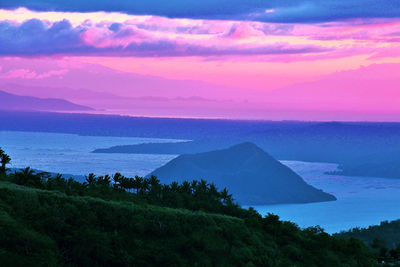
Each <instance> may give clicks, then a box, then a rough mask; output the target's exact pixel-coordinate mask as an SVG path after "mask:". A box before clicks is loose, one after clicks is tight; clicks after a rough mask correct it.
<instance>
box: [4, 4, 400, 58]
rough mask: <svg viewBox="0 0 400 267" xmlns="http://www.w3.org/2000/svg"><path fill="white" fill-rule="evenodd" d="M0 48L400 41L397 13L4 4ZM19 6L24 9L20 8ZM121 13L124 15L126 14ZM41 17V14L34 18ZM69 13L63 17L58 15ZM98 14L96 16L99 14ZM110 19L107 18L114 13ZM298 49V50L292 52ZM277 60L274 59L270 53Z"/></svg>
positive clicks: (202, 50) (10, 51)
mask: <svg viewBox="0 0 400 267" xmlns="http://www.w3.org/2000/svg"><path fill="white" fill-rule="evenodd" d="M0 13H2V14H4V15H7V16H5V17H4V18H5V20H3V21H0V43H1V44H2V45H1V46H0V55H9V56H40V55H85V56H119V57H126V56H135V57H184V56H201V57H215V56H217V57H221V56H254V55H269V56H282V57H280V60H289V61H290V60H293V59H298V60H307V58H308V57H309V58H313V57H314V58H315V57H327V58H330V57H332V56H334V57H335V56H337V57H340V56H345V55H346V53H347V54H353V55H354V54H359V53H364V54H374V53H375V54H378V53H380V54H381V55H384V54H385V53H386V52H385V51H387V50H392V49H398V47H399V45H400V44H397V43H398V42H397V39H398V38H397V35H396V34H397V33H398V30H399V27H400V22H398V21H396V20H377V19H375V20H366V21H360V20H357V21H354V22H350V21H347V22H331V23H323V24H313V25H310V24H280V23H262V22H249V21H221V20H215V21H213V20H193V19H169V18H165V17H156V16H128V15H124V14H114V15H113V16H110V17H107V16H104V19H103V20H102V19H99V17H98V15H99V14H98V13H89V14H87V16H86V17H87V18H90V19H85V20H84V17H82V16H80V15H79V14H76V13H60V14H59V16H57V15H55V12H32V11H28V10H26V9H22V10H21V9H19V10H15V11H5V10H0ZM17 14H25V16H22V17H21V16H18V15H17ZM119 15H121V16H122V17H119ZM35 17H36V18H35ZM60 17H61V18H64V19H63V20H61V21H59V20H58V19H59V18H60ZM92 19H93V20H92ZM107 19H108V20H107ZM291 55H294V56H291ZM271 60H274V59H273V58H271Z"/></svg>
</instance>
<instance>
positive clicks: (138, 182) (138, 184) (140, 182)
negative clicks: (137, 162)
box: [134, 175, 144, 194]
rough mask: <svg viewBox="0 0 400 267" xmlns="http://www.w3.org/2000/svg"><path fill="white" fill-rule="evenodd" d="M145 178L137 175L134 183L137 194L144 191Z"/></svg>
mask: <svg viewBox="0 0 400 267" xmlns="http://www.w3.org/2000/svg"><path fill="white" fill-rule="evenodd" d="M143 181H144V180H143V178H142V177H139V176H137V175H136V176H135V183H134V188H136V194H138V193H139V191H142V188H143Z"/></svg>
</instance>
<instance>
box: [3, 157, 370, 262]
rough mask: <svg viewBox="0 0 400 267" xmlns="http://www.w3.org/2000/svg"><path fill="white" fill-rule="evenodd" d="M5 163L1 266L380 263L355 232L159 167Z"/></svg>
mask: <svg viewBox="0 0 400 267" xmlns="http://www.w3.org/2000/svg"><path fill="white" fill-rule="evenodd" d="M1 152H2V151H1ZM2 154H3V155H4V153H3V152H2V153H0V160H1V159H2V158H3V157H2V156H1V155H2ZM4 158H5V157H4ZM7 161H8V162H9V159H8V160H7ZM8 162H7V163H8ZM5 165H6V163H5V164H4V168H2V169H1V170H0V178H1V180H2V181H0V237H1V238H0V262H1V263H2V265H4V266H148V265H155V266H161V265H162V266H375V265H376V263H377V261H376V258H375V255H374V254H373V253H372V252H371V250H370V249H369V248H368V247H367V246H366V245H364V243H363V242H362V241H360V240H358V239H354V238H350V239H341V238H338V237H333V236H330V235H328V234H327V233H325V232H324V231H323V230H322V229H320V228H318V227H314V228H307V229H303V230H301V229H299V228H298V227H297V226H296V225H295V224H293V223H290V222H284V221H280V220H279V218H278V216H275V215H271V214H270V215H268V216H266V217H262V216H260V215H259V214H258V213H257V212H256V211H255V210H254V209H248V210H245V209H242V208H240V207H239V206H238V205H236V204H235V203H234V200H233V198H232V196H231V195H229V194H228V192H227V191H226V190H222V191H218V190H217V189H216V188H215V186H213V185H212V184H208V183H207V182H205V181H200V182H196V181H193V182H191V183H189V182H184V183H182V184H177V183H172V184H171V185H161V184H159V181H158V180H157V179H156V178H155V177H151V178H149V179H143V178H141V177H136V178H133V179H130V178H126V177H123V176H122V175H120V174H116V175H114V176H112V177H110V176H102V177H96V176H94V175H93V174H91V175H89V176H88V177H87V179H86V182H85V183H78V182H76V181H74V180H72V179H68V180H67V179H64V178H63V177H61V176H57V177H50V176H49V175H48V174H46V173H35V172H34V171H32V170H31V169H29V168H27V169H24V170H21V171H18V172H15V173H12V174H10V173H6V168H5ZM2 166H3V165H2Z"/></svg>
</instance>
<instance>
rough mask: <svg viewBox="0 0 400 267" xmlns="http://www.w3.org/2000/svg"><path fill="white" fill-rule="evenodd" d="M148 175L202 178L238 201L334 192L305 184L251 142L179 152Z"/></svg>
mask: <svg viewBox="0 0 400 267" xmlns="http://www.w3.org/2000/svg"><path fill="white" fill-rule="evenodd" d="M150 175H155V176H157V177H158V178H159V179H160V180H161V182H163V183H171V182H172V181H178V182H182V181H184V180H189V181H190V180H193V179H205V180H207V181H208V182H213V183H215V184H216V186H217V187H219V188H223V187H226V188H227V189H228V191H229V192H231V193H232V194H233V195H234V196H235V197H236V200H237V201H238V202H239V203H240V204H245V205H265V204H278V203H308V202H320V201H333V200H336V198H335V197H334V196H333V195H330V194H328V193H325V192H323V191H322V190H318V189H316V188H314V187H313V186H311V185H308V184H307V183H306V182H304V180H303V179H302V178H301V177H300V176H299V175H297V174H296V173H295V172H293V171H292V170H291V169H290V168H288V167H287V166H285V165H283V164H282V163H280V162H279V161H277V160H275V159H274V158H273V157H271V156H270V155H269V154H268V153H266V152H265V151H263V150H262V149H260V148H259V147H257V146H256V145H255V144H253V143H249V142H246V143H241V144H238V145H235V146H232V147H230V148H227V149H221V150H215V151H210V152H204V153H198V154H185V155H181V156H179V157H177V158H175V159H173V160H171V161H170V162H168V163H167V164H165V165H164V166H162V167H160V168H158V169H156V170H155V171H153V172H152V173H150V174H149V176H150Z"/></svg>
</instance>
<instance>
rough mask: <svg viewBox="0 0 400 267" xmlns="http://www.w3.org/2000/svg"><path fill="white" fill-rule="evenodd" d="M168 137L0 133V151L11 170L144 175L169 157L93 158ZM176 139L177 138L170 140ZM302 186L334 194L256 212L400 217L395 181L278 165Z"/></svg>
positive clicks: (363, 222) (317, 219)
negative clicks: (295, 175) (333, 198)
mask: <svg viewBox="0 0 400 267" xmlns="http://www.w3.org/2000/svg"><path fill="white" fill-rule="evenodd" d="M166 141H171V140H168V139H154V138H129V137H127V138H125V137H93V136H78V135H72V134H54V133H33V132H8V131H6V132H2V131H0V147H2V148H3V149H4V150H5V151H6V152H7V153H8V154H10V155H11V157H12V165H11V167H13V168H22V167H25V166H30V167H32V168H36V169H40V170H46V171H50V172H60V173H68V174H76V175H85V174H88V173H89V172H94V173H95V174H99V175H101V174H105V173H110V174H111V173H115V172H117V171H119V172H121V173H122V174H124V175H145V174H147V173H149V172H150V171H152V170H154V169H155V168H157V167H160V166H161V165H163V164H165V163H167V162H168V161H170V160H171V159H173V158H174V157H175V156H173V155H135V154H93V153H90V152H91V151H93V150H94V149H95V148H103V147H109V146H113V145H126V144H138V143H146V142H166ZM175 141H178V140H175ZM282 162H283V163H284V164H286V165H287V166H289V167H290V168H292V169H293V170H294V171H295V172H297V173H298V174H300V175H301V176H302V177H303V178H304V179H305V180H306V181H307V182H308V183H310V184H312V185H313V186H315V187H317V188H321V189H323V190H324V191H326V192H329V193H332V194H334V195H335V196H336V197H337V198H338V200H337V201H333V202H321V203H311V204H286V205H268V206H256V207H255V208H256V209H257V210H258V211H259V212H260V213H262V214H267V213H268V212H271V213H274V214H278V215H279V216H280V217H281V218H282V219H284V220H290V221H293V222H295V223H297V224H298V225H299V226H301V227H308V226H315V225H320V226H322V227H323V228H324V229H325V230H326V231H327V232H329V233H333V232H338V231H340V230H347V229H349V228H352V227H357V226H360V227H365V226H368V225H372V224H378V223H379V222H380V221H383V220H394V219H399V218H400V204H399V203H400V179H384V178H365V177H345V176H338V175H325V174H324V172H326V171H332V170H335V169H336V167H337V166H336V164H328V163H308V162H297V161H282Z"/></svg>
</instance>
